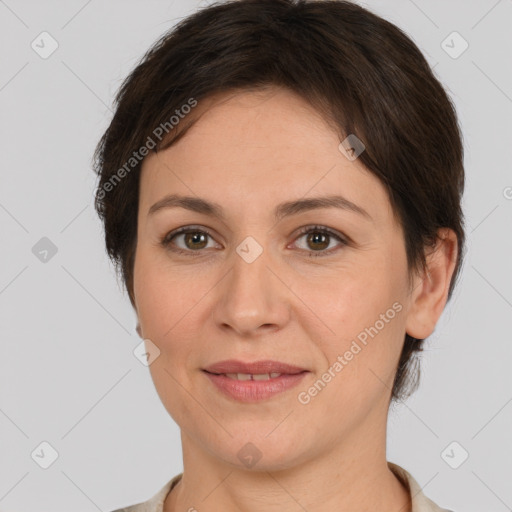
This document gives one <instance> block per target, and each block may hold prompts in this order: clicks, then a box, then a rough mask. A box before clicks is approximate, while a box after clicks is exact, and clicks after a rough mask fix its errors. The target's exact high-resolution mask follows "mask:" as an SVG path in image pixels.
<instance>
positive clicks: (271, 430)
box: [133, 88, 457, 512]
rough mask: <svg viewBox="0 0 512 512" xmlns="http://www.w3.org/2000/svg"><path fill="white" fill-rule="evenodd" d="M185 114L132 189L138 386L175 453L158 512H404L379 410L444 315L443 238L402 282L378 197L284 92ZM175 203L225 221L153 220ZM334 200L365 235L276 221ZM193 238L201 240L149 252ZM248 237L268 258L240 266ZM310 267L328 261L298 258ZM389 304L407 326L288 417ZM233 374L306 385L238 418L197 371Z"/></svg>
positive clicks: (447, 272) (327, 216)
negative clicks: (179, 458)
mask: <svg viewBox="0 0 512 512" xmlns="http://www.w3.org/2000/svg"><path fill="white" fill-rule="evenodd" d="M193 112H194V113H193V114H190V115H194V116H200V117H199V118H198V120H197V122H196V123H195V124H194V125H193V126H192V127H191V128H190V131H189V132H188V133H187V134H185V135H184V137H183V138H182V139H181V140H179V141H178V142H177V143H175V145H173V146H171V147H170V148H168V149H166V150H165V151H162V152H159V153H158V154H150V155H149V156H148V157H146V159H145V160H144V162H143V166H142V174H141V181H140V196H139V213H138V239H137V247H136V258H135V266H134V289H133V292H134V299H135V307H136V312H137V317H138V321H139V325H138V332H139V334H140V336H141V337H142V338H144V339H149V340H151V342H152V343H154V344H155V345H157V347H158V348H159V350H160V356H159V357H158V358H157V359H155V361H154V362H153V363H152V364H151V365H150V372H151V376H152V379H153V381H154V384H155V387H156V390H157V392H158V394H159V397H160V399H161V400H162V403H163V405H164V406H165V408H166V409H167V411H168V412H169V414H170V415H171V416H172V418H173V419H174V420H175V421H176V423H177V424H178V425H179V427H180V429H181V439H182V448H183V464H184V474H183V477H182V479H181V481H180V482H179V483H178V484H177V486H176V487H175V488H174V489H173V491H172V492H170V493H169V494H168V496H167V499H166V501H165V504H164V511H165V512H171V511H177V510H180V511H185V510H194V508H195V509H197V510H200V511H201V512H210V511H212V512H213V511H218V510H223V511H226V512H230V511H233V512H234V511H240V510H243V511H261V510H266V511H281V512H282V511H285V512H286V511H292V510H293V511H297V510H301V506H302V507H304V509H306V510H308V511H310V512H312V511H320V510H322V511H323V512H326V511H339V510H347V511H349V510H350V511H361V512H362V511H370V510H371V511H374V510H396V511H400V512H407V511H410V509H411V504H410V499H409V494H408V492H407V490H406V489H405V487H404V486H403V485H402V484H401V483H400V481H399V480H398V479H397V478H396V477H395V475H394V474H393V473H392V472H391V470H390V469H389V468H388V466H387V461H386V427H387V414H388V407H389V400H390V394H391V388H392V383H393V378H394V375H395V370H396V365H397V363H398V359H399V355H400V351H401V349H402V345H403V340H404V336H405V333H406V332H407V333H409V334H410V335H412V336H414V337H417V338H426V337H428V336H429V335H430V334H431V333H432V332H433V330H434V327H435V324H436V322H437V320H438V319H439V317H440V315H441V313H442V311H443V308H444V306H445V303H446V300H447V294H448V288H449V284H450V279H451V276H452V273H453V270H454V266H455V258H456V250H457V244H456V237H455V234H454V233H453V232H452V231H451V230H442V231H440V236H441V240H440V242H439V244H438V247H437V250H435V251H433V252H432V253H430V254H429V256H428V265H429V274H430V275H429V276H427V275H424V274H421V275H416V276H415V278H414V282H412V283H411V282H409V281H408V276H407V263H406V253H405V244H404V238H403V232H402V230H401V228H400V226H399V225H398V224H397V223H396V221H395V219H394V217H393V214H392V210H391V204H390V202H389V199H388V197H387V195H386V192H385V189H384V188H383V186H382V184H381V183H380V182H379V180H378V179H377V178H376V177H374V176H373V175H372V174H370V173H369V172H368V171H366V170H365V168H364V167H363V166H362V164H361V163H360V160H359V159H356V160H354V161H350V160H349V159H348V158H346V156H344V155H343V154H342V153H341V152H340V151H339V149H338V145H339V143H340V138H339V136H338V135H337V134H336V133H335V131H334V130H333V128H332V127H331V126H329V125H328V124H327V123H326V121H325V120H324V119H322V117H320V115H319V114H318V113H317V112H316V111H315V110H314V109H313V107H311V106H310V105H309V104H308V103H307V102H305V101H304V100H303V99H302V98H301V97H299V96H297V95H295V94H294V93H292V92H290V91H288V90H286V89H281V88H271V89H270V90H267V91H264V92H262V91H259V92H254V91H253V92H247V91H246V92H237V93H230V94H218V95H214V96H211V97H210V98H209V99H207V100H203V101H201V102H200V104H199V105H198V106H197V107H196V109H194V111H193ZM169 193H174V194H182V195H189V196H199V197H201V198H204V199H207V200H209V201H213V202H215V203H219V204H220V205H221V206H222V207H223V209H224V211H225V217H226V218H225V220H224V221H221V220H219V219H217V218H215V217H212V216H209V215H206V214H203V213H197V212H192V211H189V210H186V209H184V208H169V209H162V210H159V211H158V212H156V213H155V214H153V215H148V210H149V208H150V207H151V206H152V205H153V204H154V203H155V202H157V201H158V200H160V199H161V198H162V197H164V196H165V195H166V194H169ZM331 194H340V195H343V196H344V197H346V198H347V199H349V200H350V201H352V202H354V203H356V204H357V205H358V206H360V207H362V208H364V209H365V210H366V211H367V212H368V213H369V215H370V216H371V219H367V218H365V217H364V216H362V215H360V214H357V213H355V212H352V211H348V210H341V209H336V208H323V209H317V210H310V211H307V212H301V213H298V214H296V215H292V216H290V217H288V218H284V219H282V220H281V221H279V222H277V223H276V222H275V220H274V218H273V214H272V212H273V209H274V207H275V206H276V205H278V204H279V203H281V202H283V201H291V200H296V199H301V198H304V197H307V198H311V197H319V196H324V195H331ZM315 224H318V225H320V226H325V227H328V228H331V229H332V230H334V231H337V232H339V233H340V235H342V236H348V237H350V239H351V242H349V243H348V244H347V245H343V244H342V243H340V242H339V241H338V240H337V239H336V238H335V237H332V236H331V237H327V238H326V242H325V244H324V245H322V242H323V241H322V240H320V242H318V241H316V242H315V240H312V241H311V240H310V241H309V242H308V234H303V235H300V236H299V235H298V230H299V228H302V227H306V226H314V225H315ZM190 225H194V227H195V228H196V229H199V230H200V229H201V228H202V229H208V230H209V231H210V232H211V233H212V236H211V237H208V236H206V238H205V239H204V240H201V239H199V242H198V241H197V239H196V240H195V241H194V240H191V241H190V240H189V241H188V244H187V239H186V237H185V236H184V235H178V236H177V237H176V238H174V239H173V244H171V245H170V246H169V247H167V248H165V247H163V246H162V245H161V244H160V241H161V240H162V239H163V238H164V237H165V236H166V235H167V234H168V233H170V232H171V231H173V230H175V229H177V228H180V227H183V226H190ZM316 232H317V231H315V230H313V234H314V233H316ZM199 235H200V233H199ZM247 236H251V237H253V238H254V239H255V240H256V241H257V242H258V243H259V245H260V246H261V247H262V248H263V252H262V254H260V256H259V257H258V258H257V259H256V260H255V261H253V262H252V263H247V262H246V261H245V260H244V259H243V258H241V257H240V256H239V255H238V253H237V252H236V248H237V246H238V245H239V244H240V243H241V242H242V241H243V240H244V239H245V237H247ZM317 236H318V235H317ZM172 247H174V248H181V249H182V250H184V251H188V253H186V254H178V253H176V252H173V251H172V250H171V248H172ZM196 247H199V249H197V248H196ZM319 247H320V250H319V249H318V248H319ZM315 249H316V250H315ZM321 251H323V252H324V253H327V252H329V251H330V254H328V255H325V256H320V257H311V256H310V254H311V253H316V254H318V252H321ZM411 285H412V286H411ZM411 290H412V291H411ZM396 302H398V303H399V304H400V305H401V306H402V309H401V311H400V312H399V313H397V314H396V315H395V316H394V318H393V319H392V320H390V321H389V322H387V323H386V324H385V326H384V328H382V329H381V330H379V332H378V334H377V335H376V336H374V337H373V338H369V339H368V343H367V345H366V346H363V348H362V350H361V351H360V352H359V353H358V354H357V355H355V356H354V358H353V359H352V360H351V361H349V362H348V364H346V365H345V366H344V367H343V370H342V371H340V372H338V373H336V376H335V377H334V378H332V379H331V381H330V382H329V383H328V384H327V385H326V386H325V387H324V388H323V389H322V390H321V392H319V393H318V394H317V395H316V396H314V397H313V398H311V401H310V402H309V403H308V404H302V403H300V402H299V401H298V394H299V393H300V392H301V391H307V390H308V388H310V387H311V386H312V385H313V384H314V383H315V382H316V381H318V379H319V378H320V377H321V376H322V375H323V374H324V373H325V372H326V371H328V368H329V367H331V366H332V365H333V363H334V362H335V361H336V360H337V357H338V356H339V355H342V356H343V354H344V353H345V352H346V351H347V350H348V349H349V348H350V346H351V343H352V341H353V340H355V339H356V338H357V335H358V334H359V333H361V332H362V331H364V329H365V328H367V327H370V326H374V325H375V323H376V321H377V320H379V318H381V317H380V315H381V314H384V313H386V311H387V310H389V309H390V308H392V305H393V304H394V303H396ZM232 358H233V359H241V360H244V361H255V360H261V359H273V360H278V361H284V362H287V363H290V364H295V365H297V366H300V367H303V368H306V369H307V370H309V371H310V373H308V374H307V375H306V377H305V378H304V379H303V381H302V382H301V383H300V384H299V386H298V387H296V388H293V389H291V390H288V391H285V392H284V393H281V394H278V395H276V396H274V397H273V398H270V399H268V400H265V401H262V402H257V403H251V404H246V403H240V402H236V401H234V400H232V399H231V398H228V397H226V396H224V395H222V394H221V393H220V392H219V391H218V390H217V389H216V388H215V387H214V386H213V385H212V384H211V383H210V381H209V379H208V378H207V377H206V376H205V375H204V373H203V372H202V371H201V369H202V368H204V367H206V366H208V365H210V364H213V363H215V362H218V361H221V360H225V359H232ZM249 442H250V443H253V444H254V445H255V446H256V447H257V448H258V450H259V451H260V452H261V454H262V456H261V459H260V460H259V461H258V462H257V464H256V465H255V466H253V467H252V468H248V467H246V466H245V465H244V464H243V463H242V462H241V460H240V459H239V458H238V456H237V453H238V451H239V450H240V449H241V448H242V447H243V446H244V445H246V443H249ZM299 504H300V505H299Z"/></svg>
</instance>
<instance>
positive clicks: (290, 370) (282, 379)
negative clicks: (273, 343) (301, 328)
mask: <svg viewBox="0 0 512 512" xmlns="http://www.w3.org/2000/svg"><path fill="white" fill-rule="evenodd" d="M202 371H203V372H204V373H205V375H206V376H207V377H208V378H209V380H210V382H211V383H212V384H214V386H215V388H217V390H218V391H220V392H221V393H222V394H223V395H224V396H227V397H229V398H231V399H234V400H236V401H238V402H257V401H261V400H266V399H269V398H272V397H273V396H275V395H278V394H280V393H282V392H284V391H287V390H289V389H291V388H293V387H295V386H297V385H298V384H299V382H300V381H301V380H302V379H303V378H304V376H305V375H306V374H307V373H309V370H306V369H304V368H300V367H298V366H294V365H290V364H287V363H282V362H279V361H256V362H254V363H243V362H240V361H233V360H231V361H222V362H220V363H216V364H214V365H211V366H209V367H208V368H206V369H203V370H202Z"/></svg>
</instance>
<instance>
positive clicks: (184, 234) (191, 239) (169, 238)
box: [161, 227, 213, 254]
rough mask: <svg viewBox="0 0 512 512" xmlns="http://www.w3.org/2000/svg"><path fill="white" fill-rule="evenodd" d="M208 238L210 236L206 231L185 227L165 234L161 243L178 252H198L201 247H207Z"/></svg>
mask: <svg viewBox="0 0 512 512" xmlns="http://www.w3.org/2000/svg"><path fill="white" fill-rule="evenodd" d="M208 238H212V236H211V234H210V233H209V232H208V231H205V230H203V229H197V228H193V227H185V228H180V229H178V230H176V231H172V232H171V233H169V234H167V235H166V236H165V237H164V238H163V240H161V245H162V246H163V247H165V248H166V249H169V250H171V251H174V252H178V253H188V254H190V253H194V252H195V253H200V252H201V249H205V248H207V247H208ZM212 240H213V239H212Z"/></svg>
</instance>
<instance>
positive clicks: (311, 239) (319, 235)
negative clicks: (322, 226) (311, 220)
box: [308, 233, 329, 249]
mask: <svg viewBox="0 0 512 512" xmlns="http://www.w3.org/2000/svg"><path fill="white" fill-rule="evenodd" d="M320 238H321V239H323V243H322V241H321V240H319V239H320ZM326 238H327V235H325V233H316V234H310V235H309V237H308V242H312V243H313V244H318V243H320V244H321V245H322V247H317V249H325V248H326V247H328V246H329V243H327V242H326V241H325V240H326Z"/></svg>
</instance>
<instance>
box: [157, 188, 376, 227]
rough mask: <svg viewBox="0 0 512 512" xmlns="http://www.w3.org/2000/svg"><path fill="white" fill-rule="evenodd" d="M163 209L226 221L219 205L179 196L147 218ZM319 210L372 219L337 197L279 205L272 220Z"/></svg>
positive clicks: (167, 199)
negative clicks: (343, 211) (335, 209)
mask: <svg viewBox="0 0 512 512" xmlns="http://www.w3.org/2000/svg"><path fill="white" fill-rule="evenodd" d="M165 208H185V209H186V210H190V211H193V212H197V213H202V214H204V215H209V216H211V217H216V218H218V219H220V220H222V221H225V220H226V216H225V214H224V210H223V208H222V206H221V205H220V204H218V203H213V202H210V201H207V200H206V199H202V198H200V197H193V196H180V195H177V194H170V195H167V196H165V197H164V198H162V199H160V200H159V201H157V202H156V203H155V204H154V205H153V206H151V208H150V209H149V211H148V216H150V215H153V214H154V213H156V212H157V211H159V210H162V209H165ZM320 208H339V209H341V210H346V211H351V212H354V213H357V214H359V215H361V216H363V217H365V218H367V219H368V220H372V217H371V216H370V214H369V213H368V212H367V211H366V210H365V209H363V208H361V207H360V206H358V205H357V204H355V203H353V202H352V201H349V200H348V199H346V198H345V197H343V196H339V195H331V196H324V197H312V198H308V199H297V200H295V201H288V202H285V203H281V204H279V205H278V206H277V207H276V208H275V210H274V218H275V220H276V222H277V221H280V220H281V219H283V218H285V217H289V216H291V215H296V214H298V213H303V212H306V211H310V210H316V209H320Z"/></svg>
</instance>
